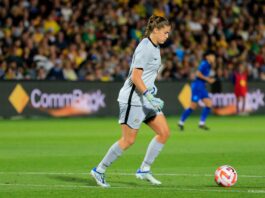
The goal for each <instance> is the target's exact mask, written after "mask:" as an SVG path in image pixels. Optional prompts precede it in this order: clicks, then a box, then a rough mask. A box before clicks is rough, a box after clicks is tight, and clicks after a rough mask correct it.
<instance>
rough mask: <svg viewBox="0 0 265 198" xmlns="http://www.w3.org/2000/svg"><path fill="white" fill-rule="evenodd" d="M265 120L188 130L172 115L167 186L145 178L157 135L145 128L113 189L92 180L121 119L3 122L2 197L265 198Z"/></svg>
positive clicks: (160, 172) (162, 165)
mask: <svg viewBox="0 0 265 198" xmlns="http://www.w3.org/2000/svg"><path fill="white" fill-rule="evenodd" d="M264 121H265V117H263V116H251V117H210V118H209V121H208V125H209V127H211V130H210V131H208V132H205V131H201V130H200V129H198V128H197V123H198V117H191V118H190V119H189V120H188V121H187V123H186V128H185V132H184V133H181V132H179V131H178V129H177V126H176V122H177V118H176V117H169V118H168V122H169V125H170V128H171V137H170V140H169V141H168V143H167V144H166V146H165V147H164V150H163V151H162V152H161V154H160V156H159V157H158V158H157V159H156V161H155V163H154V165H153V167H152V171H153V173H154V175H155V176H156V177H157V178H158V179H159V180H161V181H162V183H163V184H162V185H161V186H152V185H150V184H149V183H147V182H145V181H139V180H137V179H136V178H135V176H134V173H135V171H136V170H137V168H139V166H140V164H141V162H142V160H143V158H144V154H145V151H146V148H147V146H148V143H149V141H150V140H151V139H152V137H153V132H152V131H151V130H150V129H149V128H148V127H147V126H145V125H142V128H141V130H140V132H139V134H138V138H137V141H136V143H135V145H133V147H131V148H130V149H129V150H128V151H126V152H125V153H124V154H123V156H122V157H121V158H119V159H118V160H117V161H116V162H115V163H114V164H113V165H112V166H111V167H110V168H109V169H108V171H107V181H108V182H109V183H110V184H111V186H112V187H111V188H109V189H102V188H100V187H97V186H96V183H95V182H94V180H92V178H91V177H90V176H89V172H90V169H91V168H93V167H94V166H96V165H97V164H98V163H99V161H100V160H101V159H102V157H103V156H104V154H105V153H106V152H107V150H108V148H109V147H110V146H111V145H112V144H113V143H114V141H116V140H117V139H118V138H119V137H120V126H119V125H118V123H117V118H74V119H41V120H0V197H1V198H2V197H3V198H9V197H10V198H11V197H12V198H33V197H34V198H35V197H38V198H40V197H49V198H53V197H54V198H59V197H64V198H65V197H75V198H76V197H113V198H114V197H115V198H119V197H126V198H129V197H145V198H146V197H152V198H153V197H160V198H161V197H181V198H183V197H196V198H198V197H203V198H205V197H240V198H243V197H247V198H249V197H265V168H264V167H265V146H264V141H265V129H264V126H265V123H264ZM224 164H229V165H231V166H233V167H235V168H236V170H237V172H238V182H237V184H236V185H235V186H233V187H231V188H223V187H218V186H217V185H216V184H215V182H214V172H215V169H216V168H217V167H218V166H220V165H224Z"/></svg>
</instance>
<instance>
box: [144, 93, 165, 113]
mask: <svg viewBox="0 0 265 198" xmlns="http://www.w3.org/2000/svg"><path fill="white" fill-rule="evenodd" d="M143 96H144V97H145V98H146V99H147V100H148V102H149V103H150V104H151V105H152V106H153V108H154V109H155V110H156V111H160V110H162V109H163V107H164V102H163V100H161V99H160V98H156V97H154V96H153V95H152V94H151V93H150V91H149V90H148V89H147V90H146V91H145V92H144V93H143Z"/></svg>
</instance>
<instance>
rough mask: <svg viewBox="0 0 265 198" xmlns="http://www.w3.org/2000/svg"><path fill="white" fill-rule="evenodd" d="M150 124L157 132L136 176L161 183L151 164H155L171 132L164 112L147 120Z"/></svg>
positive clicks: (157, 183)
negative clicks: (155, 176) (153, 172)
mask: <svg viewBox="0 0 265 198" xmlns="http://www.w3.org/2000/svg"><path fill="white" fill-rule="evenodd" d="M147 124H148V126H149V127H150V128H152V129H153V131H154V132H155V133H156V134H157V135H156V136H155V137H154V138H153V139H152V140H151V142H150V144H149V146H148V148H147V151H146V154H145V157H144V160H143V162H142V165H141V167H140V169H139V170H138V171H137V173H136V177H137V178H139V179H145V180H148V181H149V182H151V183H152V184H154V185H160V184H161V182H160V181H158V180H157V179H155V178H154V177H153V176H152V173H151V171H150V169H151V165H152V164H153V162H154V160H155V159H156V157H157V156H158V155H159V153H160V151H161V150H162V149H163V147H164V144H165V143H166V141H167V139H168V138H169V135H170V132H169V127H168V124H167V121H166V118H165V116H164V115H163V114H159V115H157V116H155V117H154V118H152V119H151V120H149V121H148V122H147Z"/></svg>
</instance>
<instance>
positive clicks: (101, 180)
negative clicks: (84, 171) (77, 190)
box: [90, 124, 137, 187]
mask: <svg viewBox="0 0 265 198" xmlns="http://www.w3.org/2000/svg"><path fill="white" fill-rule="evenodd" d="M121 128H122V137H121V138H120V139H119V140H118V141H117V142H115V143H114V144H113V145H112V146H111V147H110V149H109V150H108V152H107V153H106V155H105V156H104V158H103V159H102V161H101V162H100V163H99V165H98V166H97V167H96V168H93V169H92V170H91V172H90V174H91V176H92V177H93V178H94V179H95V180H96V182H97V184H98V185H100V186H102V187H109V186H110V185H109V184H108V183H107V182H106V180H105V172H106V169H107V168H108V167H109V166H110V165H111V164H112V163H113V162H114V161H115V160H116V159H118V157H119V156H121V155H122V153H123V151H124V150H126V149H127V148H129V147H130V146H131V145H132V144H133V143H134V141H135V139H136V136H137V129H132V128H130V127H129V126H128V125H126V124H122V125H121Z"/></svg>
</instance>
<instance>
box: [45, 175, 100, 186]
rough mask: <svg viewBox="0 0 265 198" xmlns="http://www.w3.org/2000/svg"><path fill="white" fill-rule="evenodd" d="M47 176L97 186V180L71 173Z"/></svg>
mask: <svg viewBox="0 0 265 198" xmlns="http://www.w3.org/2000/svg"><path fill="white" fill-rule="evenodd" d="M47 177H49V178H51V179H54V180H59V181H63V182H68V183H81V184H86V185H89V186H96V183H95V181H93V180H92V179H91V178H89V177H87V178H81V177H74V176H69V175H48V176H47Z"/></svg>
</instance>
